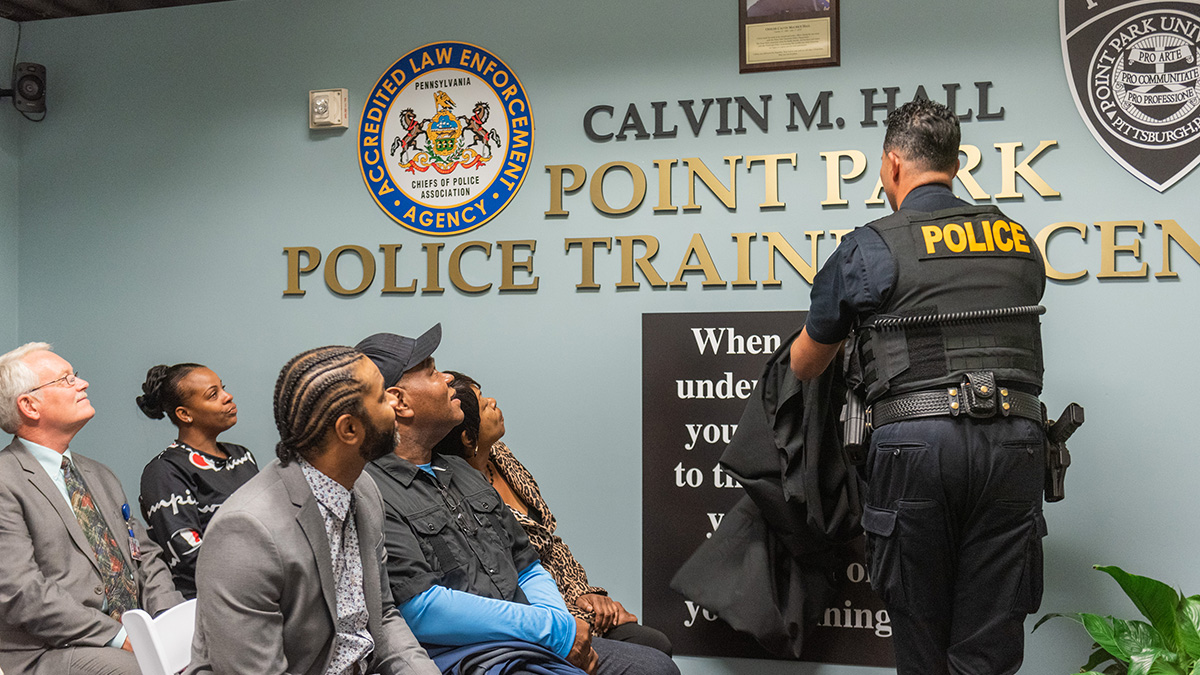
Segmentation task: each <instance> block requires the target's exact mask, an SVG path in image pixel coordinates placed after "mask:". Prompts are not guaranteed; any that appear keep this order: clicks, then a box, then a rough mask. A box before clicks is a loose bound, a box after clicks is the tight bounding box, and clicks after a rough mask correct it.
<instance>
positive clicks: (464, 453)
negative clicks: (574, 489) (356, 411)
mask: <svg viewBox="0 0 1200 675" xmlns="http://www.w3.org/2000/svg"><path fill="white" fill-rule="evenodd" d="M446 373H447V374H448V375H451V376H452V377H453V378H454V379H452V380H451V381H450V386H451V387H453V388H454V391H455V395H456V397H457V398H458V400H459V402H460V403H461V404H462V411H463V421H462V422H460V423H459V425H458V426H456V427H454V429H453V430H451V431H450V433H448V434H446V437H445V438H443V439H442V440H441V442H440V443H438V444H437V446H435V447H434V448H433V451H434V452H435V453H440V454H444V455H459V456H461V457H462V458H464V459H466V460H467V463H468V464H470V465H471V466H472V467H474V469H475V470H476V471H478V472H480V473H481V474H483V475H484V476H485V477H486V478H487V480H488V483H490V484H491V485H492V487H494V488H496V492H498V493H500V498H501V499H503V500H504V503H505V504H507V505H508V508H509V510H511V511H512V514H513V516H515V517H516V519H517V522H518V523H520V524H521V527H522V528H524V529H525V534H527V535H528V536H529V543H530V544H533V547H534V548H536V549H537V551H538V554H539V555H540V556H541V560H542V566H543V567H545V568H546V571H547V572H549V573H550V576H552V577H554V581H555V582H556V583H557V584H558V591H559V592H560V593H562V596H563V600H565V601H566V602H567V608H568V609H570V610H571V613H572V614H574V615H575V616H576V617H578V618H580V619H583V620H584V621H586V622H588V624H590V625H591V627H592V634H594V635H598V636H600V637H604V638H607V639H609V640H619V641H621V642H633V643H635V644H640V645H646V646H647V647H654V648H655V649H657V650H659V651H661V652H665V653H666V654H668V655H669V654H670V653H671V640H670V639H669V638H667V636H666V635H663V633H662V632H661V631H658V630H655V629H653V628H650V627H648V626H642V625H641V624H639V623H638V622H637V617H636V616H634V615H633V614H630V613H629V612H628V611H626V610H625V607H624V606H622V605H621V603H619V602H617V601H616V600H613V599H612V598H610V597H608V593H607V591H605V590H604V589H603V588H600V587H599V586H592V585H591V584H590V583H588V576H587V572H585V571H584V569H583V566H582V565H580V564H579V562H578V561H576V560H575V557H574V556H573V555H571V549H569V548H567V544H566V543H565V542H564V541H563V540H562V539H561V538H560V537H558V535H556V534H554V530H555V528H556V527H557V523H556V521H555V520H554V515H553V514H552V513H550V507H549V506H547V505H546V500H544V499H542V492H541V489H540V488H538V484H537V481H535V480H534V479H533V475H532V474H530V473H529V470H528V469H526V468H525V466H524V465H523V464H521V462H519V461H518V460H517V458H516V457H515V456H513V454H512V451H511V450H509V449H508V446H507V445H505V444H504V443H502V442H501V441H500V438H501V437H503V436H504V414H503V413H501V412H500V408H499V407H497V405H496V399H494V398H490V397H489V398H485V397H483V396H482V395H481V393H480V387H479V383H478V382H476V381H475V380H474V379H472V378H471V377H470V376H468V375H463V374H462V373H456V372H454V371H446Z"/></svg>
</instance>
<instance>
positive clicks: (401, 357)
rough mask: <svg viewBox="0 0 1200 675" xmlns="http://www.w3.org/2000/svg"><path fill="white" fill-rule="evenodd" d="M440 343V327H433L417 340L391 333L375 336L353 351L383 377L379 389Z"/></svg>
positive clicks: (440, 325) (431, 351)
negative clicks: (369, 362) (365, 357)
mask: <svg viewBox="0 0 1200 675" xmlns="http://www.w3.org/2000/svg"><path fill="white" fill-rule="evenodd" d="M441 341H442V324H440V323H437V324H434V326H433V328H430V329H429V330H427V331H425V333H424V334H423V335H421V337H419V338H417V339H415V340H414V339H412V338H410V337H404V336H403V335H396V334H395V333H376V334H374V335H372V336H370V337H368V338H365V339H364V340H363V341H362V342H359V343H358V344H357V345H354V348H355V349H357V350H358V351H360V352H362V353H363V354H365V355H366V356H367V358H368V359H371V361H372V362H373V363H374V364H375V365H376V366H377V367H378V368H379V372H380V373H382V374H383V386H385V387H391V386H394V385H395V384H396V383H397V382H399V381H400V378H401V377H402V376H403V375H404V373H406V372H407V371H408V370H410V369H412V368H414V367H416V366H417V365H419V364H420V363H421V362H422V361H424V360H425V359H427V358H429V356H430V355H431V354H433V351H434V350H435V349H437V348H438V344H439V343H441Z"/></svg>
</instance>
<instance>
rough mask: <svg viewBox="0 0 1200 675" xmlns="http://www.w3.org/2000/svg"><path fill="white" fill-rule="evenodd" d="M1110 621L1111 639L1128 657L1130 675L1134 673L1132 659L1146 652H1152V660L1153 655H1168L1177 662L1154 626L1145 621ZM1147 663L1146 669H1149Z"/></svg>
mask: <svg viewBox="0 0 1200 675" xmlns="http://www.w3.org/2000/svg"><path fill="white" fill-rule="evenodd" d="M1109 620H1110V621H1112V628H1113V637H1114V640H1115V641H1116V643H1117V646H1118V647H1119V648H1120V649H1121V651H1122V652H1124V653H1125V654H1128V655H1129V658H1130V663H1129V671H1130V673H1131V674H1132V673H1133V671H1134V664H1133V657H1134V656H1137V655H1142V654H1145V653H1147V652H1152V655H1151V656H1152V658H1151V660H1153V656H1155V655H1159V654H1162V655H1168V654H1169V655H1170V660H1173V661H1178V660H1179V657H1177V656H1176V655H1175V653H1174V652H1173V651H1171V650H1170V649H1167V648H1166V645H1165V644H1164V643H1163V639H1162V635H1160V634H1159V632H1158V631H1157V630H1155V629H1154V626H1151V625H1150V624H1148V623H1146V622H1145V621H1126V620H1125V619H1114V618H1112V617H1109ZM1149 667H1150V666H1149V663H1147V664H1146V668H1149Z"/></svg>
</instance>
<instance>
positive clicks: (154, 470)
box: [137, 363, 258, 599]
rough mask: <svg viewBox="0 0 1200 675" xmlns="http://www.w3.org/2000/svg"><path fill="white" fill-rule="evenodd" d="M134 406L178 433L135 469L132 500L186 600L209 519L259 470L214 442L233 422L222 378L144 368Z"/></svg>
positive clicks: (189, 368) (192, 366) (200, 371)
mask: <svg viewBox="0 0 1200 675" xmlns="http://www.w3.org/2000/svg"><path fill="white" fill-rule="evenodd" d="M137 405H138V408H140V409H141V411H142V412H143V413H145V414H146V417H149V418H150V419H152V420H160V419H162V418H163V415H166V417H167V418H168V419H170V420H171V424H174V425H175V428H176V429H178V430H179V435H178V437H176V439H175V442H173V443H171V444H170V445H168V446H167V449H166V450H163V451H162V452H160V453H159V454H158V456H157V457H155V458H154V459H152V460H150V463H149V464H147V465H146V468H145V469H144V470H143V471H142V494H141V496H140V497H139V498H138V501H139V502H141V505H142V517H143V518H145V519H146V527H147V530H148V532H149V533H150V537H151V538H152V539H154V541H155V542H157V543H158V545H159V546H161V547H162V548H163V550H164V551H165V552H166V558H167V565H169V566H170V567H171V574H172V575H173V576H174V577H175V588H176V589H177V590H178V591H179V592H180V593H182V594H183V597H185V598H188V599H191V598H194V597H196V554H197V553H199V552H200V545H201V544H202V543H204V530H205V528H207V527H208V521H210V520H212V517H213V515H214V514H215V513H216V512H217V508H218V507H220V506H221V504H223V503H224V502H225V500H226V499H228V498H229V495H231V494H233V491H234V490H236V489H238V488H239V487H241V486H242V484H243V483H245V482H246V481H248V480H250V479H251V478H253V477H254V474H256V473H258V464H257V463H256V462H255V460H254V455H251V454H250V451H249V450H247V449H246V448H243V447H242V446H240V445H234V444H232V443H220V442H218V441H217V436H219V435H220V434H221V432H223V431H226V430H228V429H229V428H230V427H232V426H233V425H235V424H237V406H236V405H234V403H233V396H231V395H230V394H229V392H228V391H226V390H225V383H224V382H222V381H221V378H219V377H217V374H216V373H214V372H213V371H211V370H209V369H208V368H205V367H204V366H202V365H200V364H198V363H179V364H176V365H174V366H169V367H168V366H154V367H153V368H151V369H150V370H149V371H148V372H147V373H146V381H145V382H143V383H142V395H141V396H138V397H137Z"/></svg>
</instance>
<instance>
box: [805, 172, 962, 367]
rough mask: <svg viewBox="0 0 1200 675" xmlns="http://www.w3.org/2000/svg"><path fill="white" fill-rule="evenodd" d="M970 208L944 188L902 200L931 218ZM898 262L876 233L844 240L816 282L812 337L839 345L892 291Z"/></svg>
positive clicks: (864, 230) (862, 230) (921, 190)
mask: <svg viewBox="0 0 1200 675" xmlns="http://www.w3.org/2000/svg"><path fill="white" fill-rule="evenodd" d="M961 206H970V204H968V203H967V202H964V201H963V200H961V199H959V198H958V197H955V196H954V193H953V192H952V191H951V190H950V187H949V186H947V185H943V184H941V183H930V184H928V185H922V186H920V187H918V188H916V189H914V190H912V191H911V192H909V193H908V195H906V196H905V197H904V203H902V204H901V205H900V208H901V209H904V210H905V211H919V212H923V213H931V212H933V211H941V210H942V209H953V208H958V207H961ZM895 282H896V261H895V260H894V259H893V258H892V252H891V251H890V250H888V247H887V244H884V243H883V239H882V238H881V237H880V236H879V233H877V232H876V231H875V230H872V229H871V228H869V227H859V228H857V229H855V230H854V231H852V232H849V233H848V234H846V235H845V236H844V237H842V243H841V244H840V245H839V246H838V247H837V249H835V250H834V252H833V254H832V255H830V256H829V260H826V261H825V265H824V266H822V267H821V270H820V271H819V272H817V276H816V277H815V278H814V279H813V288H812V295H811V296H810V297H811V303H810V305H809V309H808V320H807V321H806V322H805V324H804V327H805V329H806V330H807V331H808V336H809V337H811V338H812V339H813V340H816V341H817V342H820V343H821V344H826V345H831V344H835V343H837V342H841V341H842V340H843V339H845V338H846V336H848V335H849V334H850V330H851V328H853V327H854V322H855V320H856V319H858V318H860V317H864V316H867V315H870V314H873V313H875V311H876V310H877V309H878V308H879V307H880V306H881V305H882V304H883V302H884V300H886V299H887V297H888V295H889V294H891V292H892V286H893V284H895Z"/></svg>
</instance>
